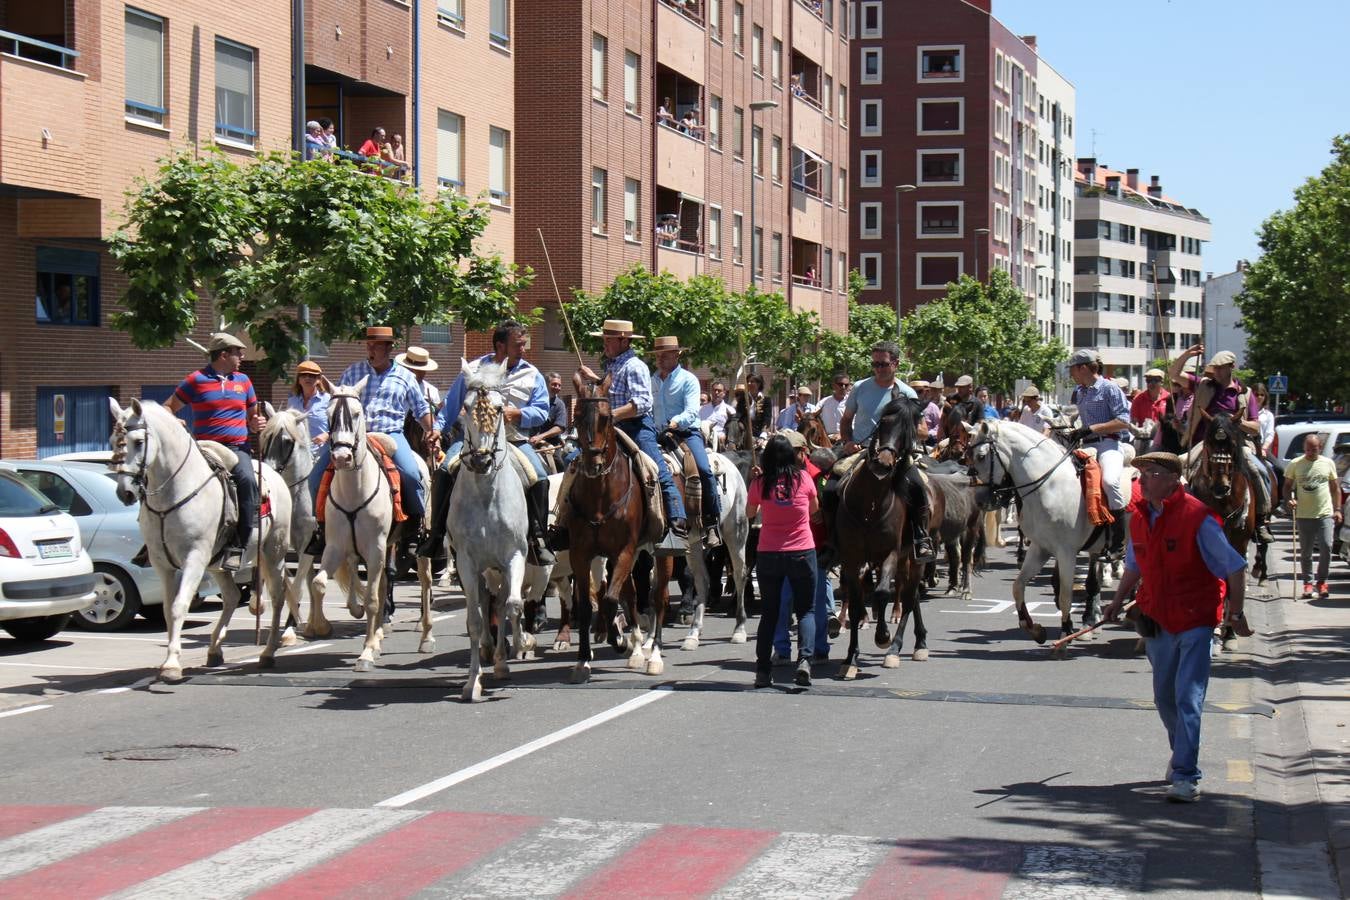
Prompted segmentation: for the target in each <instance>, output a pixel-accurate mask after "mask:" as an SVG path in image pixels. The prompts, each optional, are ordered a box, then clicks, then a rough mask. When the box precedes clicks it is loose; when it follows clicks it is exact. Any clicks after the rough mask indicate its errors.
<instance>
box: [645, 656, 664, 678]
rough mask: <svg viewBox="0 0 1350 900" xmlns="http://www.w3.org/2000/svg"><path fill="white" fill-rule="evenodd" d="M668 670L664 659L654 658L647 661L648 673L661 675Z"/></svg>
mask: <svg viewBox="0 0 1350 900" xmlns="http://www.w3.org/2000/svg"><path fill="white" fill-rule="evenodd" d="M665 671H666V662H665V660H663V659H653V660H650V661H649V662H648V663H647V674H648V675H661V674H663V673H664V672H665Z"/></svg>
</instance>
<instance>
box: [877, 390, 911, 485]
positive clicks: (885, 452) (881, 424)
mask: <svg viewBox="0 0 1350 900" xmlns="http://www.w3.org/2000/svg"><path fill="white" fill-rule="evenodd" d="M920 412H921V410H920V408H919V405H918V404H917V403H916V402H915V401H913V400H910V399H909V398H908V397H896V398H895V399H894V400H892V401H891V402H890V403H888V404H886V406H885V408H883V409H882V410H881V415H880V416H878V417H877V428H876V431H873V432H872V439H871V440H870V441H868V443H867V467H868V469H869V470H870V471H871V472H872V474H873V475H875V476H876V477H877V478H885V477H887V476H892V477H894V478H895V479H896V483H897V485H898V484H899V479H900V478H901V477H903V475H904V473H905V470H906V469H907V468H908V465H906V463H907V462H908V460H909V451H910V449H911V448H912V447H913V446H914V442H915V440H916V438H917V436H918V429H919V414H920Z"/></svg>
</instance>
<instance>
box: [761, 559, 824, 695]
mask: <svg viewBox="0 0 1350 900" xmlns="http://www.w3.org/2000/svg"><path fill="white" fill-rule="evenodd" d="M755 570H756V573H757V574H758V575H759V596H760V602H761V605H762V610H761V612H760V614H759V630H758V632H756V635H755V668H756V669H758V670H759V671H761V672H767V671H769V669H770V668H771V666H772V665H773V664H772V662H771V657H772V653H773V637H774V632H775V631H777V630H778V619H779V611H780V609H781V608H782V607H781V605H780V604H779V603H775V602H773V599H772V598H776V597H781V596H782V595H783V585H784V583H787V584H788V585H790V586H791V590H792V608H793V611H794V612H796V613H797V658H798V659H810V658H811V653H812V651H813V649H814V648H815V645H816V614H815V610H814V609H813V608H812V604H813V601H814V599H815V585H816V551H815V550H788V551H786V552H781V553H777V552H773V551H765V550H761V551H759V558H758V559H757V560H756V562H755Z"/></svg>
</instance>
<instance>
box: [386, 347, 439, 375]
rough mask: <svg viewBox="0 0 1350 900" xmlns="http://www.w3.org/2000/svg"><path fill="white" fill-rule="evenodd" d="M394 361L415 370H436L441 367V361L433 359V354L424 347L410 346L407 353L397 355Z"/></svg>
mask: <svg viewBox="0 0 1350 900" xmlns="http://www.w3.org/2000/svg"><path fill="white" fill-rule="evenodd" d="M394 362H396V363H398V364H399V365H400V366H402V367H403V368H405V369H412V370H413V371H414V372H435V371H436V370H437V369H439V368H440V367H441V365H440V363H438V362H436V360H434V359H432V358H431V354H430V353H428V352H427V351H426V349H425V348H424V347H409V348H408V350H407V352H406V353H400V354H399V355H398V356H395V357H394Z"/></svg>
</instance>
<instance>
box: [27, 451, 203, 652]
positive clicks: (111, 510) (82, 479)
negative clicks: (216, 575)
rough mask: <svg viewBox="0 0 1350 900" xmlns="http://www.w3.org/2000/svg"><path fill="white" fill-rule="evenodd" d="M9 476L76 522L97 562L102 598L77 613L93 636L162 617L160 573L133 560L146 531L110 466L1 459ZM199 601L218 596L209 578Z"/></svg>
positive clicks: (78, 621) (200, 590)
mask: <svg viewBox="0 0 1350 900" xmlns="http://www.w3.org/2000/svg"><path fill="white" fill-rule="evenodd" d="M0 470H4V471H8V472H11V473H13V474H14V475H16V476H18V477H19V478H20V479H21V480H23V481H24V482H26V483H27V484H29V485H30V486H32V487H33V488H36V489H37V490H38V491H39V492H40V493H42V494H43V495H44V496H46V497H47V498H48V499H50V500H51V501H52V503H54V504H56V505H57V506H59V507H60V508H61V509H62V510H63V511H65V512H67V513H69V514H70V515H71V516H73V517H74V519H75V521H76V522H77V523H79V527H80V536H81V538H82V540H83V542H84V546H85V548H86V549H87V550H88V552H89V556H90V558H91V559H93V561H94V578H95V591H96V592H97V594H98V599H97V600H96V601H95V602H94V605H93V606H91V607H89V608H88V609H84V610H81V611H79V612H77V613H76V614H75V616H74V622H75V623H76V624H77V625H79V626H80V627H82V628H86V629H89V630H91V631H115V630H117V629H119V628H123V627H125V626H126V625H127V624H128V623H129V622H130V621H131V620H132V619H133V618H135V617H136V614H137V613H140V614H141V615H142V616H144V617H145V618H148V619H158V618H162V616H163V606H164V585H163V582H162V581H160V578H159V575H157V574H156V573H155V570H154V569H153V568H151V567H148V566H138V565H136V564H135V563H133V562H132V561H131V558H132V557H133V556H135V555H136V551H138V550H140V548H141V544H142V543H143V541H142V540H141V528H140V525H139V524H138V523H137V521H136V517H137V515H138V514H139V512H140V508H139V506H138V505H137V504H134V503H133V504H132V505H131V506H123V505H122V502H121V501H120V500H118V499H117V494H116V487H117V485H116V483H115V482H114V481H113V479H112V476H111V474H110V473H109V471H108V467H107V466H106V465H105V464H102V463H95V462H64V461H56V462H54V461H52V460H0ZM197 593H198V597H206V596H211V595H213V594H215V593H217V591H216V588H215V583H214V582H212V581H211V577H210V576H209V575H207V576H205V577H204V578H203V579H202V586H201V587H200V588H198V592H197Z"/></svg>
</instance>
